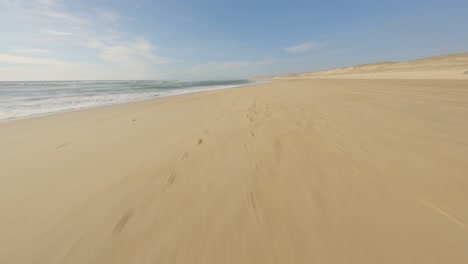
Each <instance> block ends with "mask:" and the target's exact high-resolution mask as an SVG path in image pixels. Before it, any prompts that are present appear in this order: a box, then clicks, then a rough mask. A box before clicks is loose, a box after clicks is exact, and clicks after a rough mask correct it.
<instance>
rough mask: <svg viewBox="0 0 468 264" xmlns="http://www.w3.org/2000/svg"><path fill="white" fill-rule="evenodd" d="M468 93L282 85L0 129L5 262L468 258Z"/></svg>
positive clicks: (367, 85) (327, 83)
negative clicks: (467, 121)
mask: <svg viewBox="0 0 468 264" xmlns="http://www.w3.org/2000/svg"><path fill="white" fill-rule="evenodd" d="M467 88H468V81H466V80H314V79H310V80H308V79H297V80H274V81H272V82H271V83H268V84H261V85H256V86H247V87H241V88H235V89H228V90H218V91H209V92H201V93H195V94H188V95H181V96H175V97H167V98H161V99H156V100H149V101H144V102H137V103H130V104H123V105H115V106H109V107H101V108H96V109H89V110H82V111H75V112H68V113H61V114H55V115H50V116H43V117H35V118H29V119H23V120H16V121H11V122H3V123H0V164H1V166H0V175H1V177H0V208H2V213H1V215H2V217H1V218H0V230H1V235H0V263H425V264H429V263H468V251H467V250H466V248H467V246H468V224H467V223H468V210H467V207H466V204H467V203H466V202H467V201H468V192H467V190H468V178H467V175H468V163H467V162H466V161H467V159H468V137H467V136H466V135H468V125H467V123H466V120H467V117H468V104H467V102H468V90H467Z"/></svg>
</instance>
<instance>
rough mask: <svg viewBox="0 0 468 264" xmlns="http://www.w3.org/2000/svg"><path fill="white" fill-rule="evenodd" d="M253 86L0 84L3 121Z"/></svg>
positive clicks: (232, 82)
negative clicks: (162, 97)
mask: <svg viewBox="0 0 468 264" xmlns="http://www.w3.org/2000/svg"><path fill="white" fill-rule="evenodd" d="M251 83H253V81H250V80H224V81H193V80H158V81H26V82H0V120H8V119H15V118H21V117H28V116H34V115H43V114H50V113H57V112H63V111H69V110H76V109H83V108H91V107H97V106H101V105H109V104H116V103H124V102H132V101H138V100H145V99H150V98H155V97H161V96H169V95H177V94H184V93H192V92H198V91H205V90H214V89H224V88H232V87H238V86H243V85H248V84H251Z"/></svg>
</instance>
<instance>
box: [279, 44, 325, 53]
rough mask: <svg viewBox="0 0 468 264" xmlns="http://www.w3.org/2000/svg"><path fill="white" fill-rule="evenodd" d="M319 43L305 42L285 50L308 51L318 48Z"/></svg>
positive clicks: (290, 51)
mask: <svg viewBox="0 0 468 264" xmlns="http://www.w3.org/2000/svg"><path fill="white" fill-rule="evenodd" d="M317 47H318V44H317V43H316V42H314V41H309V42H305V43H302V44H299V45H296V46H292V47H288V48H285V49H284V50H285V51H286V52H289V53H306V52H309V51H312V50H315V49H317Z"/></svg>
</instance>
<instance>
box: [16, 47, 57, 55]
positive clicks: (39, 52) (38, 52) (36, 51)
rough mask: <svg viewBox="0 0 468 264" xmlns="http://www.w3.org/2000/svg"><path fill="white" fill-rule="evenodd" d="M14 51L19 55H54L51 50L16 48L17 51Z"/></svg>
mask: <svg viewBox="0 0 468 264" xmlns="http://www.w3.org/2000/svg"><path fill="white" fill-rule="evenodd" d="M13 51H14V52H17V53H25V54H35V55H43V54H52V53H53V52H52V51H50V50H45V49H31V48H16V49H13Z"/></svg>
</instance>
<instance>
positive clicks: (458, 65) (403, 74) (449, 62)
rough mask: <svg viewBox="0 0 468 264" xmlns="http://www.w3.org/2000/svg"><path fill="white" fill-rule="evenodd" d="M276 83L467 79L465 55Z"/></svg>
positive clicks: (341, 70) (374, 65) (330, 72)
mask: <svg viewBox="0 0 468 264" xmlns="http://www.w3.org/2000/svg"><path fill="white" fill-rule="evenodd" d="M275 78H276V79H288V78H317V79H325V78H330V79H468V53H459V54H450V55H443V56H436V57H430V58H423V59H418V60H411V61H403V62H380V63H371V64H363V65H357V66H351V67H343V68H337V69H331V70H324V71H317V72H307V73H300V74H289V75H281V76H276V77H275Z"/></svg>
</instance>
